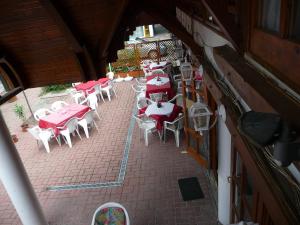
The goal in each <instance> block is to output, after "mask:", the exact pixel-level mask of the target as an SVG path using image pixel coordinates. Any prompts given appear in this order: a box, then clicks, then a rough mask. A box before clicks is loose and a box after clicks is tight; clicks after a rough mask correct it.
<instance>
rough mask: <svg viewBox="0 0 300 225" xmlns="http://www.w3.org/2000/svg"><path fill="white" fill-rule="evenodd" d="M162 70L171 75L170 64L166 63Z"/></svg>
mask: <svg viewBox="0 0 300 225" xmlns="http://www.w3.org/2000/svg"><path fill="white" fill-rule="evenodd" d="M163 71H164V72H165V73H166V74H169V75H171V73H172V64H171V63H170V64H167V65H166V66H165V67H164V68H163Z"/></svg>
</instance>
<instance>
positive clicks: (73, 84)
mask: <svg viewBox="0 0 300 225" xmlns="http://www.w3.org/2000/svg"><path fill="white" fill-rule="evenodd" d="M81 83H82V82H76V83H72V87H75V86H76V85H78V84H81Z"/></svg>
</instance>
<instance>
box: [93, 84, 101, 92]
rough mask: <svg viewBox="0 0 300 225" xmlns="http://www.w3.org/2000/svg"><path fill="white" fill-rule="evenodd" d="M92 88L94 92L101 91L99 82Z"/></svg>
mask: <svg viewBox="0 0 300 225" xmlns="http://www.w3.org/2000/svg"><path fill="white" fill-rule="evenodd" d="M94 89H95V91H96V93H100V91H101V86H100V85H99V84H96V85H95V86H94Z"/></svg>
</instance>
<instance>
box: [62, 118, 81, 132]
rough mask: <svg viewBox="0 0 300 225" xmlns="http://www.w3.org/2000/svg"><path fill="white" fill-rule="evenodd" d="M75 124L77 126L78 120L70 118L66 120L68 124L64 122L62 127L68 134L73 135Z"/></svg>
mask: <svg viewBox="0 0 300 225" xmlns="http://www.w3.org/2000/svg"><path fill="white" fill-rule="evenodd" d="M77 124H78V119H77V118H71V119H69V120H68V122H66V124H65V126H64V127H66V128H68V130H69V132H70V133H73V132H74V131H75V130H76V128H77Z"/></svg>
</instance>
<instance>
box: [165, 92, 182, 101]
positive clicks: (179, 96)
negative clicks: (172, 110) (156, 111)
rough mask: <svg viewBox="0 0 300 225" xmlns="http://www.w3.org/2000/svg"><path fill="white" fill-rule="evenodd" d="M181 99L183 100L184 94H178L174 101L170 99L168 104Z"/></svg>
mask: <svg viewBox="0 0 300 225" xmlns="http://www.w3.org/2000/svg"><path fill="white" fill-rule="evenodd" d="M180 98H182V94H177V95H175V96H174V97H173V98H172V99H170V100H169V101H168V102H174V101H177V99H180Z"/></svg>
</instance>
